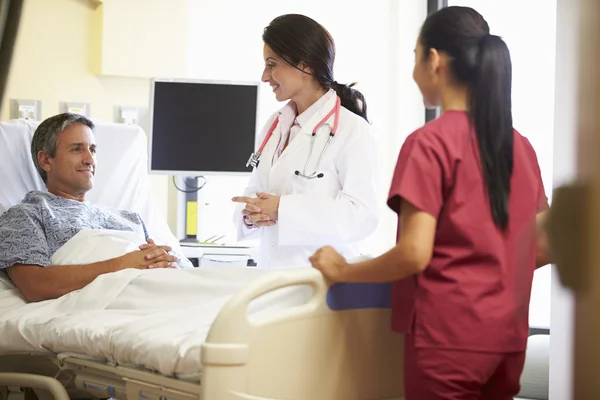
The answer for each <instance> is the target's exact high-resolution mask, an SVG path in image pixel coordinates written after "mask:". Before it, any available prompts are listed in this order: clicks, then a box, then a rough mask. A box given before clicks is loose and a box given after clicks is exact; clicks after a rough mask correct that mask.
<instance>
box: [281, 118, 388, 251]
mask: <svg viewBox="0 0 600 400" xmlns="http://www.w3.org/2000/svg"><path fill="white" fill-rule="evenodd" d="M359 129H360V131H359V132H355V136H354V137H352V138H350V139H349V140H347V141H346V143H344V145H343V146H342V147H341V148H340V150H339V154H338V156H337V161H336V167H337V170H338V179H339V182H340V186H341V190H339V192H338V193H337V195H336V196H335V197H333V196H326V195H323V194H315V193H302V194H292V195H285V196H282V197H281V199H280V203H279V220H278V221H277V225H278V227H279V230H278V244H279V246H324V245H332V246H336V245H345V244H348V243H354V242H359V241H361V240H364V239H366V238H367V237H368V236H369V235H370V234H372V233H373V232H374V231H375V229H376V228H377V225H378V223H379V215H380V209H381V198H380V197H379V196H378V194H379V192H380V169H379V161H378V158H377V151H376V145H375V141H374V138H373V137H372V134H371V133H370V131H369V127H368V125H366V124H365V125H364V128H362V129H361V128H359ZM340 134H343V133H340Z"/></svg>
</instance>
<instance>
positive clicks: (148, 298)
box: [0, 231, 311, 380]
mask: <svg viewBox="0 0 600 400" xmlns="http://www.w3.org/2000/svg"><path fill="white" fill-rule="evenodd" d="M136 240H137V238H136V237H135V236H131V235H130V234H129V233H123V232H120V233H116V234H111V233H110V231H108V232H107V231H82V232H80V233H79V234H78V235H76V236H75V237H74V238H73V239H71V240H70V241H69V242H67V244H65V245H64V246H63V247H62V248H61V249H59V251H57V253H56V254H55V255H54V256H53V261H61V264H62V263H64V264H75V263H79V262H91V261H92V260H96V261H98V259H102V254H104V255H105V256H106V255H111V256H114V255H115V254H122V250H121V251H120V250H119V248H121V249H125V248H131V247H132V246H135V245H136V242H135V241H136ZM104 259H106V257H104ZM280 271H281V270H280ZM272 273H277V271H273V270H261V269H254V268H227V269H208V268H195V269H186V270H181V269H155V270H137V269H127V270H123V271H119V272H116V273H111V274H104V275H101V276H99V277H98V278H96V279H95V280H94V281H93V282H92V283H90V284H89V285H87V286H86V287H84V288H83V289H81V290H78V291H75V292H72V293H69V294H67V295H65V296H62V297H61V298H59V299H56V300H48V301H43V302H38V303H27V302H26V301H25V300H24V298H23V297H22V295H21V294H20V292H19V291H18V290H17V289H14V288H11V287H10V284H5V285H4V286H3V289H2V290H0V337H1V338H2V340H0V354H11V353H21V352H33V353H43V352H46V353H47V352H52V353H55V354H59V355H60V354H65V353H67V354H78V355H81V356H85V357H86V358H93V359H96V360H101V361H107V362H111V363H116V364H120V365H134V366H136V367H142V368H146V369H149V370H152V371H157V372H160V373H161V374H163V375H167V376H176V377H178V378H181V379H186V380H197V379H198V377H199V373H200V347H201V345H202V343H203V342H204V340H205V339H206V336H207V334H208V330H209V328H210V325H211V323H212V321H213V320H214V318H215V317H216V315H217V314H218V313H219V311H220V309H221V308H222V306H223V305H224V304H225V302H226V301H227V300H228V299H229V298H230V297H231V296H232V295H234V294H235V293H237V292H238V291H239V290H240V289H242V288H243V287H244V286H246V285H247V284H248V283H249V282H251V281H253V280H254V279H257V278H260V277H263V276H265V275H266V274H272ZM310 295H311V289H310V288H309V287H296V288H286V289H282V290H279V291H276V292H273V293H270V294H267V295H265V296H263V297H261V298H259V299H257V300H256V301H255V302H253V303H252V305H251V310H249V313H250V314H251V315H258V314H260V315H261V316H265V314H268V313H270V312H275V311H278V310H283V309H286V308H288V307H291V306H294V305H299V304H303V303H305V302H306V301H307V300H308V298H309V297H310Z"/></svg>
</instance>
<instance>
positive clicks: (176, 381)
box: [0, 121, 403, 400]
mask: <svg viewBox="0 0 600 400" xmlns="http://www.w3.org/2000/svg"><path fill="white" fill-rule="evenodd" d="M95 122H96V123H97V129H96V139H97V144H98V171H97V174H96V184H95V188H94V189H93V190H92V191H91V192H90V195H89V197H88V199H89V200H90V201H93V202H97V203H100V204H105V205H107V206H111V207H115V208H124V209H130V210H133V211H137V212H138V213H140V215H141V216H142V218H143V219H144V220H145V221H146V224H147V225H148V228H149V231H150V232H151V235H152V236H153V237H154V238H155V239H156V241H157V242H160V243H165V244H169V245H171V246H173V247H174V248H179V244H178V242H177V240H176V239H175V237H173V235H172V233H171V232H170V231H169V229H168V226H167V224H166V222H165V220H164V218H163V217H162V216H161V215H160V213H158V212H157V209H156V205H155V203H154V199H153V196H152V189H151V186H150V184H149V177H148V175H147V172H146V171H147V156H146V154H147V151H146V149H147V144H146V136H145V134H144V132H143V131H142V130H141V129H139V128H138V127H135V126H126V125H120V124H112V123H103V122H98V121H95ZM36 126H37V123H34V122H25V121H10V122H0V213H2V212H4V211H5V210H6V209H7V208H8V207H10V206H12V205H14V204H17V203H19V202H20V201H21V199H22V198H23V196H24V194H25V193H26V192H27V191H29V190H32V189H43V188H44V185H43V183H42V181H41V179H40V178H39V176H38V175H37V172H36V171H35V168H34V166H33V163H32V162H31V159H30V156H29V144H30V141H31V137H32V135H33V131H34V129H35V127H36ZM109 186H110V189H109ZM202 270H203V268H197V269H194V271H191V272H189V273H190V274H192V275H197V276H198V279H209V278H210V279H219V277H218V274H224V273H225V272H224V271H225V270H214V271H210V270H206V271H202ZM127 271H133V270H127ZM127 271H121V272H119V273H116V274H120V273H128V272H127ZM163 271H167V270H163ZM235 271H236V270H235V269H229V268H228V269H227V274H234V273H236V272H235ZM179 272H183V271H179ZM159 273H163V272H157V274H159ZM164 273H172V272H164ZM186 273H187V272H186ZM237 273H238V275H239V276H242V275H244V274H249V275H248V276H249V278H248V279H247V280H246V281H244V280H243V279H241V278H240V279H238V281H237V282H234V283H232V284H231V287H230V288H229V290H230V291H229V292H228V293H229V294H228V295H223V296H220V297H219V299H220V300H221V302H220V303H219V302H217V303H215V305H214V307H212V306H211V307H212V308H211V310H213V311H214V319H211V320H210V321H209V323H207V324H205V325H202V326H206V329H205V330H204V331H203V330H202V329H196V327H194V323H195V321H196V320H202V318H209V317H208V316H206V315H208V314H206V315H205V314H203V313H202V310H204V309H205V308H203V307H204V305H205V304H209V303H210V302H204V303H202V302H199V303H198V304H193V302H192V301H190V302H189V303H187V302H184V300H181V299H178V298H177V297H176V296H174V297H173V299H174V302H175V303H177V301H180V302H179V303H177V304H178V305H177V306H176V307H175V308H173V310H172V311H170V312H163V313H162V314H161V315H162V316H161V318H164V321H170V322H165V323H164V324H161V325H159V326H156V327H154V328H144V327H143V325H140V324H142V323H150V319H151V318H150V317H148V315H150V314H148V315H145V316H143V317H142V316H138V317H137V318H138V319H137V320H136V321H138V323H136V324H133V323H132V324H124V325H122V326H119V329H120V330H118V329H116V328H115V330H114V331H112V332H111V340H114V341H115V342H114V343H111V345H110V346H108V347H107V348H106V349H104V348H103V349H101V350H100V348H101V347H102V346H103V344H102V340H103V339H102V336H101V333H102V332H104V331H106V332H108V331H109V330H110V329H109V327H110V326H111V324H113V325H115V324H117V322H116V320H117V318H112V317H111V315H116V314H111V313H110V312H111V311H112V312H115V310H102V309H98V310H94V311H93V312H92V311H90V312H91V314H90V315H89V316H86V315H85V314H77V313H70V311H69V309H68V307H70V306H72V303H73V302H71V303H69V302H68V300H69V299H66V300H64V304H61V305H60V307H59V308H60V312H62V313H63V314H61V317H60V318H56V319H55V320H47V322H46V323H45V324H39V326H38V325H32V324H29V323H27V321H30V320H27V321H25V322H21V323H19V324H15V327H17V328H18V329H17V328H15V329H14V330H12V331H10V332H9V331H8V329H9V328H10V327H9V325H10V324H5V325H6V326H3V325H2V324H1V323H0V399H7V398H8V399H13V398H14V399H17V398H19V397H23V394H24V393H23V390H24V388H33V391H34V393H35V394H36V395H37V397H38V398H39V399H40V400H45V399H47V398H48V399H49V398H52V397H53V398H55V399H57V400H65V399H67V398H86V397H87V398H90V397H91V398H109V397H112V398H118V399H126V398H127V399H143V400H152V399H157V400H167V399H181V400H187V399H203V400H207V399H210V400H234V399H235V400H241V399H246V400H250V399H253V400H259V399H271V400H274V399H298V400H300V399H301V400H309V399H310V400H320V399H322V400H335V399H344V400H346V399H348V400H350V399H380V400H383V399H400V398H402V394H403V384H402V376H403V373H402V359H403V356H402V351H403V338H402V336H401V335H397V334H394V333H392V332H391V330H390V309H389V306H390V290H389V289H390V288H389V286H388V285H333V286H329V285H328V284H327V283H326V282H325V281H324V280H323V278H322V276H321V275H320V274H319V273H318V272H317V271H315V270H312V269H297V270H291V269H290V270H281V271H273V272H268V271H258V270H257V269H255V268H245V269H240V270H239V271H237ZM211 274H213V275H211ZM112 275H115V274H107V275H105V276H104V277H99V278H97V279H96V280H95V281H94V282H92V284H90V285H88V287H86V288H84V289H82V291H80V293H77V294H74V295H77V296H80V295H82V293H84V291H86V290H90V291H91V290H94V289H93V286H94V285H95V284H96V283H97V281H99V280H101V278H102V279H113V278H114V276H112ZM111 276H112V277H111ZM169 276H171V277H172V275H169ZM207 277H208V278H207ZM131 279H140V278H139V277H138V278H135V277H133V278H131ZM210 279H209V280H208V281H207V282H208V283H207V284H206V288H204V287H202V288H200V289H199V290H198V291H197V292H199V293H196V294H193V295H194V296H195V295H198V296H200V295H202V296H208V294H207V293H209V292H210V290H212V289H213V286H211V284H210V282H213V281H211V280H210ZM232 279H233V280H235V279H237V278H232ZM114 282H117V284H118V282H122V279H120V278H119V279H117V280H114ZM199 282H200V281H199ZM202 282H204V281H202ZM11 285H12V284H11V283H10V282H9V281H8V280H7V279H6V277H5V276H4V278H3V277H2V276H1V275H0V310H1V309H2V304H3V302H5V304H9V306H6V307H7V308H5V310H8V311H7V312H8V313H10V312H13V311H11V310H12V309H11V308H10V304H12V303H10V302H16V303H19V301H21V302H22V299H21V300H19V298H18V297H19V295H18V293H17V291H16V290H15V289H14V287H11ZM174 285H175V284H174ZM236 285H237V286H236ZM96 286H97V285H96ZM297 288H298V289H299V288H303V289H302V290H304V291H303V292H302V296H299V295H298V294H299V293H300V292H299V291H296V292H294V293H295V294H294V296H296V297H294V298H295V299H296V300H298V302H297V303H294V302H290V304H289V306H281V307H275V308H274V309H271V310H270V311H269V310H267V311H268V312H267V311H265V312H264V313H263V314H260V313H259V314H257V316H256V317H255V314H253V313H252V312H250V311H249V310H251V309H252V307H253V305H254V304H258V303H259V302H260V301H261V299H263V304H264V305H268V304H275V302H276V299H284V300H285V299H286V298H287V297H286V296H287V295H285V293H284V292H285V291H286V290H288V291H289V292H288V294H290V295H291V294H292V291H295V290H296V289H297ZM307 288H308V289H307ZM234 289H235V290H234ZM182 291H183V289H182ZM90 293H91V292H90ZM69 296H70V295H67V296H63V298H64V297H69ZM269 296H271V298H270V299H269ZM277 296H279V297H277ZM303 296H304V297H303ZM63 298H61V299H63ZM205 298H206V297H202V299H205ZM61 299H58V300H56V301H54V300H53V301H50V302H42V303H48V304H46V305H43V304H42V305H40V306H39V307H40V309H39V310H41V311H36V312H37V313H38V314H37V315H38V317H36V318H41V317H39V315H42V314H44V313H45V311H44V312H42V311H43V310H44V308H43V307H50V308H49V309H51V308H52V307H55V305H56V304H58V303H56V302H59V301H62V300H61ZM273 299H275V300H273ZM294 301H295V300H294ZM7 302H9V303H7ZM16 303H15V304H16ZM200 303H202V304H200ZM283 303H285V301H283V302H282V304H283ZM19 304H21V303H19ZM69 304H71V305H69ZM27 306H31V307H37V305H27ZM265 307H266V306H265ZM117 308H118V307H117ZM266 308H268V307H266ZM188 309H189V310H188ZM35 310H37V309H34V311H35ZM186 310H187V311H186ZM117 311H118V310H117ZM163 311H164V310H163ZM13 314H14V312H13ZM209 314H210V313H209ZM44 315H45V314H44ZM77 315H81V320H78V319H76V316H77ZM182 316H183V317H182ZM1 318H3V316H2V315H0V319H1ZM77 318H78V317H77ZM102 318H106V319H105V325H106V327H104V325H102V322H101V320H102ZM157 318H158V317H157ZM210 318H212V316H210ZM99 320H100V322H98V321H99ZM31 321H33V319H32V320H31ZM69 321H70V322H69ZM88 321H89V324H88ZM59 322H60V323H59ZM52 324H55V325H52ZM61 324H62V325H61ZM69 324H71V325H69ZM138 325H140V326H141V327H138V328H136V326H138ZM200 325H201V324H200V323H198V326H200ZM93 326H97V327H98V332H99V333H97V332H92V333H93V335H91V336H93V338H88V339H86V340H88V342H89V343H88V344H82V345H81V348H78V349H77V350H73V351H66V352H65V351H54V350H52V349H53V348H54V343H53V342H52V341H51V340H50V341H49V339H48V335H46V334H44V335H42V333H43V332H44V330H45V329H47V330H49V331H50V332H51V333H52V332H54V331H56V332H58V333H56V334H55V339H56V341H58V342H61V341H62V342H66V341H67V339H68V337H69V333H70V332H71V331H72V332H84V331H85V332H88V331H89V329H92V328H90V327H93ZM115 326H116V325H115ZM148 326H151V325H148ZM152 326H154V325H152ZM59 327H60V329H62V330H60V329H59ZM187 327H189V328H190V329H191V330H189V332H197V336H198V337H197V338H195V337H194V334H189V333H188V334H186V335H183V334H182V335H180V337H178V338H177V340H178V341H177V340H175V339H173V340H171V339H169V338H164V337H162V336H163V335H162V332H168V331H170V330H180V331H181V332H184V331H185V329H187ZM86 329H87V331H86ZM134 329H138V330H137V331H133V330H134ZM194 329H195V330H194ZM7 332H9V333H8V334H7ZM19 332H29V333H30V334H34V333H35V334H36V335H37V334H40V335H41V336H46V338H45V339H44V340H45V341H42V340H40V341H39V342H35V343H34V340H33V339H32V337H33V336H23V337H24V338H25V339H26V340H23V342H27V343H25V344H24V345H23V346H24V347H23V348H20V347H18V346H16V347H14V348H10V347H7V346H8V345H7V342H6V340H7V339H6V338H7V337H13V336H15V335H17V334H18V333H19ZM115 332H121V334H115ZM158 332H161V334H160V335H159V334H158ZM186 332H187V331H186ZM88 333H89V332H88ZM7 335H8V336H7ZM11 335H13V336H11ZM23 335H25V333H23ZM127 335H131V336H127ZM153 335H154V336H153ZM34 336H35V335H34ZM50 336H51V335H50ZM15 337H16V336H15ZM82 337H83V336H82ZM85 337H87V336H85ZM128 337H132V338H139V340H138V339H135V340H131V341H129V342H127V343H129V345H128V344H127V343H120V344H119V343H118V341H119V340H126V338H128ZM19 338H20V337H19ZM19 338H18V340H16V342H17V343H18V342H19ZM142 338H146V339H144V340H142ZM148 338H154V339H155V342H156V343H159V342H160V346H162V347H157V346H158V344H157V345H156V346H155V347H152V340H149V341H148V340H147V339H148ZM79 339H81V338H79ZM167 339H168V340H167ZM36 340H37V339H36ZM94 340H95V341H96V342H94ZM80 341H81V340H80ZM3 342H4V343H3ZM141 342H144V343H143V346H142V345H139V346H138V344H139V343H141ZM146 342H148V343H146ZM119 346H121V347H119ZM168 346H171V347H168ZM177 346H179V348H178V347H177ZM186 346H187V347H186ZM29 347H35V348H36V351H31V350H29V351H23V349H27V348H29ZM137 347H140V349H139V350H140V351H137V352H136V351H135V350H136V348H137ZM184 348H186V349H188V350H189V349H193V351H192V350H189V351H188V350H186V351H187V353H186V354H187V358H186V359H185V360H183V359H181V360H178V361H177V362H179V364H181V365H184V364H185V365H187V366H188V367H186V368H188V370H186V371H184V372H186V373H179V372H181V371H179V372H177V371H175V370H176V368H175V367H173V371H175V372H173V371H171V364H173V365H175V362H174V361H173V360H174V359H176V358H177V357H178V356H177V355H180V354H183V353H184V351H183V350H182V349H184ZM84 349H88V350H89V352H85V351H83V350H84ZM107 349H108V350H107ZM119 349H120V350H119ZM111 351H114V352H115V353H118V352H119V351H121V352H122V353H123V354H127V357H129V358H127V357H125V356H116V355H115V354H112V353H111ZM169 351H172V352H173V356H171V357H170V356H169V354H170V353H169ZM102 352H104V353H102ZM162 353H166V355H165V356H163V355H161V354H162ZM99 354H100V355H102V354H103V356H99ZM119 357H122V359H120V358H119ZM196 358H197V359H196ZM137 359H140V360H141V359H143V360H144V361H143V362H142V361H140V363H139V364H136V363H135V362H131V360H137ZM151 359H152V360H154V359H156V360H155V361H154V362H155V364H153V363H152V361H151ZM148 360H150V361H148ZM186 363H187V364H186ZM190 366H191V367H190ZM178 368H179V367H178ZM190 371H191V372H193V373H187V372H190ZM28 390H29V389H28ZM28 393H31V391H27V392H26V393H25V394H28Z"/></svg>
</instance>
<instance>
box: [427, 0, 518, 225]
mask: <svg viewBox="0 0 600 400" xmlns="http://www.w3.org/2000/svg"><path fill="white" fill-rule="evenodd" d="M419 41H420V44H421V46H422V48H423V51H424V54H425V57H428V55H429V53H430V49H436V50H437V51H438V53H440V54H446V55H448V60H450V64H449V66H450V70H451V73H452V75H453V78H454V80H455V81H456V83H458V84H462V85H465V86H466V87H467V88H468V91H469V92H468V93H469V111H468V113H469V120H470V121H471V126H472V128H473V132H474V134H475V138H474V139H476V141H477V146H478V147H479V156H480V159H481V170H482V175H483V181H484V183H485V186H486V189H487V194H488V198H489V204H490V210H491V213H492V218H493V221H494V224H495V225H496V226H498V227H499V228H500V229H502V230H506V229H507V227H508V220H509V196H510V189H511V188H510V180H511V177H512V171H513V135H514V133H513V120H512V104H511V95H512V94H511V86H512V66H511V60H510V52H509V51H508V47H507V46H506V43H504V41H503V40H502V39H501V38H500V37H498V36H494V35H490V30H489V26H488V24H487V22H486V21H485V19H484V18H483V17H482V16H481V15H480V14H479V13H478V12H477V11H475V10H473V9H472V8H469V7H457V6H453V7H446V8H443V9H441V10H439V11H437V12H435V13H433V14H431V15H429V16H428V17H427V19H426V20H425V23H424V24H423V27H422V28H421V34H420V37H419Z"/></svg>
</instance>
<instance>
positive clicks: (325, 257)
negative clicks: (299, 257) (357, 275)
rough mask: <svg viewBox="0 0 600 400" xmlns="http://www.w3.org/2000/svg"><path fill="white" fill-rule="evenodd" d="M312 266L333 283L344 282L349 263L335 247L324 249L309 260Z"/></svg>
mask: <svg viewBox="0 0 600 400" xmlns="http://www.w3.org/2000/svg"><path fill="white" fill-rule="evenodd" d="M309 261H310V263H311V264H312V266H313V267H314V268H316V269H318V270H319V271H321V273H322V274H323V275H324V276H325V278H327V279H329V280H331V281H333V282H344V273H345V272H346V268H348V262H347V261H346V259H345V258H344V257H342V255H341V254H339V253H338V252H337V251H335V250H334V249H333V247H330V246H326V247H322V248H320V249H319V250H317V252H316V253H315V254H313V255H312V257H310V258H309Z"/></svg>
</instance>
